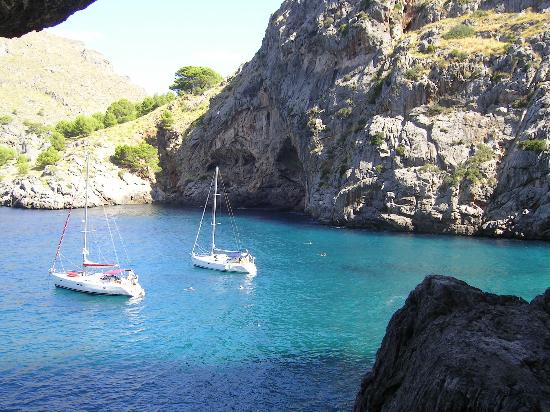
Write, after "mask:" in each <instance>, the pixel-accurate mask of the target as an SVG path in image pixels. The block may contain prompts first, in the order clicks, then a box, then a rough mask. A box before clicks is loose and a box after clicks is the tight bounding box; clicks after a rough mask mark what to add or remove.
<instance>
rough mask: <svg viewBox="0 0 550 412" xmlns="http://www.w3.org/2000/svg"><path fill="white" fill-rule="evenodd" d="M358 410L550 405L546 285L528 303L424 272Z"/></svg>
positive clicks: (391, 328)
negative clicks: (542, 291) (423, 278)
mask: <svg viewBox="0 0 550 412" xmlns="http://www.w3.org/2000/svg"><path fill="white" fill-rule="evenodd" d="M355 410H356V411H465V410H468V411H496V410H499V411H548V410H550V289H547V290H546V293H545V294H544V295H541V296H538V297H537V298H535V299H534V300H533V301H532V302H531V303H528V302H526V301H524V300H523V299H521V298H518V297H515V296H497V295H493V294H490V293H484V292H482V291H481V290H479V289H476V288H473V287H471V286H469V285H468V284H466V283H465V282H462V281H460V280H457V279H455V278H450V277H444V276H429V277H427V278H426V279H425V280H424V281H423V282H422V283H421V284H420V285H418V286H417V287H416V289H415V290H414V291H412V292H411V294H410V295H409V297H408V298H407V301H406V302H405V305H404V306H403V308H401V309H400V310H398V311H397V312H396V313H395V314H394V315H393V317H392V319H391V321H390V323H389V325H388V329H387V331H386V336H385V337H384V340H383V342H382V346H381V348H380V350H379V351H378V354H377V357H376V363H375V365H374V368H373V369H372V371H371V372H370V373H369V374H368V375H367V376H366V377H365V379H364V380H363V383H362V385H361V390H360V392H359V394H358V395H357V399H356V403H355Z"/></svg>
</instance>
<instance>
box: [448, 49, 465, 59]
mask: <svg viewBox="0 0 550 412" xmlns="http://www.w3.org/2000/svg"><path fill="white" fill-rule="evenodd" d="M449 57H450V58H451V59H453V60H458V61H461V62H463V61H466V60H468V53H465V52H462V51H460V50H457V49H453V50H451V52H450V53H449Z"/></svg>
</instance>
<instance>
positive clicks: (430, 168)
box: [418, 163, 441, 173]
mask: <svg viewBox="0 0 550 412" xmlns="http://www.w3.org/2000/svg"><path fill="white" fill-rule="evenodd" d="M418 170H419V171H420V173H439V172H441V169H439V167H437V165H434V164H433V163H426V164H425V165H422V166H421V167H420V168H419V169H418Z"/></svg>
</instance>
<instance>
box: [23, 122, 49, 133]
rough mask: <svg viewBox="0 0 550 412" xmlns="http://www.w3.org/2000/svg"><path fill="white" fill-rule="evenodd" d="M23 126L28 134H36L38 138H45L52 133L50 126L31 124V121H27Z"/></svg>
mask: <svg viewBox="0 0 550 412" xmlns="http://www.w3.org/2000/svg"><path fill="white" fill-rule="evenodd" d="M23 125H25V127H26V129H27V132H28V133H31V134H35V135H37V136H38V137H43V136H45V135H46V134H48V133H49V132H50V131H51V128H49V127H48V126H46V125H44V124H42V123H36V122H31V121H30V120H25V121H24V122H23Z"/></svg>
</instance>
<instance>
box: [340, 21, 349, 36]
mask: <svg viewBox="0 0 550 412" xmlns="http://www.w3.org/2000/svg"><path fill="white" fill-rule="evenodd" d="M338 31H339V32H340V34H341V35H342V36H346V35H347V34H348V33H349V24H348V23H343V24H341V25H340V27H339V28H338Z"/></svg>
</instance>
